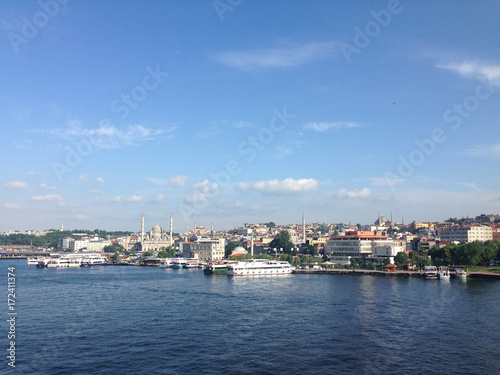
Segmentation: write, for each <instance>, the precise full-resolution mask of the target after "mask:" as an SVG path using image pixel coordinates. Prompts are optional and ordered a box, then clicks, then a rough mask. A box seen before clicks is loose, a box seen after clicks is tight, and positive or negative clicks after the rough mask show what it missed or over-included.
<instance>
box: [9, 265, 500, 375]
mask: <svg viewBox="0 0 500 375" xmlns="http://www.w3.org/2000/svg"><path fill="white" fill-rule="evenodd" d="M12 265H14V266H15V267H16V283H17V294H16V298H17V301H16V308H17V312H18V317H17V326H16V336H17V337H16V350H17V351H16V368H15V369H11V368H10V367H9V366H7V363H8V360H7V359H4V360H2V362H1V363H0V373H8V374H10V373H19V374H51V375H52V374H326V373H328V374H337V373H339V374H340V373H342V374H381V373H384V374H419V373H425V374H443V373H463V374H486V373H488V374H500V355H499V354H498V348H499V347H500V323H499V318H498V313H499V311H500V281H484V280H467V281H460V280H451V281H448V282H445V281H425V280H422V279H413V278H395V277H394V278H392V277H379V276H348V275H335V276H333V275H288V276H272V277H270V276H267V277H235V278H231V277H227V276H205V275H204V274H203V272H202V271H201V270H173V269H166V270H165V269H159V268H145V267H111V266H110V267H98V268H94V269H83V268H82V269H60V270H59V269H36V268H35V267H28V266H27V265H26V261H25V260H17V261H5V260H3V261H0V268H1V269H0V271H1V272H0V275H1V277H2V280H3V282H2V283H1V284H0V285H4V296H5V297H4V298H3V300H4V301H6V295H7V266H12ZM0 309H1V310H0V311H2V314H3V315H4V316H7V315H6V313H7V303H6V302H3V304H0ZM0 329H1V331H2V332H4V333H1V332H0V335H1V336H0V337H2V339H1V341H0V342H2V343H3V346H4V348H5V349H8V340H7V330H8V326H7V324H6V319H2V325H1V326H0ZM2 349H3V348H2ZM5 352H7V350H4V353H5Z"/></svg>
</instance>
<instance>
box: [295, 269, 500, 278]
mask: <svg viewBox="0 0 500 375" xmlns="http://www.w3.org/2000/svg"><path fill="white" fill-rule="evenodd" d="M293 273H294V274H327V275H354V276H362V275H370V276H396V277H423V275H424V272H420V271H376V270H350V269H333V268H332V269H321V270H313V269H309V270H307V269H306V270H301V269H298V270H294V271H293ZM451 277H455V273H454V272H451ZM468 277H470V278H483V279H500V274H497V273H492V272H484V271H483V272H470V273H469V274H468Z"/></svg>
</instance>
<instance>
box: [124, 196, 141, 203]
mask: <svg viewBox="0 0 500 375" xmlns="http://www.w3.org/2000/svg"><path fill="white" fill-rule="evenodd" d="M143 200H144V197H143V196H142V195H131V196H130V197H128V198H127V202H142V201H143Z"/></svg>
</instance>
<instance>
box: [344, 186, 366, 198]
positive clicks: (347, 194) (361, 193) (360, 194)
mask: <svg viewBox="0 0 500 375" xmlns="http://www.w3.org/2000/svg"><path fill="white" fill-rule="evenodd" d="M371 193H372V192H371V190H370V189H369V188H363V189H362V190H358V189H354V190H347V189H341V190H339V191H338V192H337V197H338V198H367V197H369V196H370V195H371Z"/></svg>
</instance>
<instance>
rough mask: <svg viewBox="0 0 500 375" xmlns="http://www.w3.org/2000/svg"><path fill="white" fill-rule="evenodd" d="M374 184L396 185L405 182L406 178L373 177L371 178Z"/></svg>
mask: <svg viewBox="0 0 500 375" xmlns="http://www.w3.org/2000/svg"><path fill="white" fill-rule="evenodd" d="M370 180H371V184H372V185H373V186H396V185H399V184H402V183H403V182H405V179H404V178H390V177H373V178H371V179H370Z"/></svg>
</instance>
